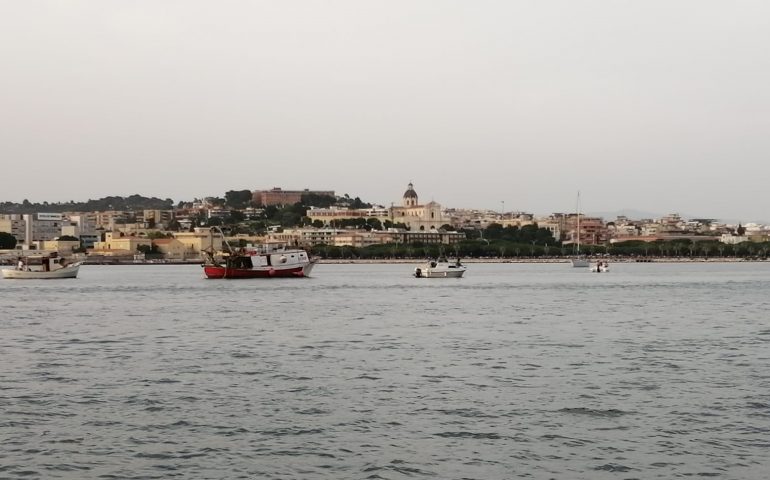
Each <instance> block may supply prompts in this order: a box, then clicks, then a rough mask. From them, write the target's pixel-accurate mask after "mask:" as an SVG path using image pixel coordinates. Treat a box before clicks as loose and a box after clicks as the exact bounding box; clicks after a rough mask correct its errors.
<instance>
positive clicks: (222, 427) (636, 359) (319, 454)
mask: <svg viewBox="0 0 770 480" xmlns="http://www.w3.org/2000/svg"><path fill="white" fill-rule="evenodd" d="M412 268H413V266H411V265H319V266H318V267H317V268H316V270H315V271H314V275H315V276H314V278H311V279H293V280H280V279H271V280H253V281H251V280H247V281H215V280H204V279H203V278H202V276H201V269H200V267H197V266H162V265H158V266H86V267H82V269H81V272H80V278H78V279H77V280H61V281H12V280H0V300H1V301H0V478H11V479H13V478H67V479H82V478H107V479H124V478H125V479H128V478H130V479H139V478H142V479H148V478H164V479H165V478H172V477H178V478H213V479H231V478H330V479H348V478H350V479H366V478H369V479H400V478H423V477H435V478H440V479H502V478H517V477H522V478H537V479H547V478H559V479H562V478H564V479H576V478H585V479H604V478H608V479H621V478H640V479H646V478H682V477H717V478H724V479H754V478H756V479H761V478H768V475H770V473H768V472H770V314H769V313H768V312H770V263H766V264H748V263H747V264H692V265H682V264H679V265H673V264H613V265H612V269H613V271H612V272H611V273H609V274H595V273H594V274H592V273H590V272H587V271H586V270H585V269H582V270H581V269H573V268H571V267H569V266H567V265H566V264H556V265H544V264H529V265H527V264H499V265H475V264H472V265H470V266H469V270H468V272H467V274H466V275H467V277H466V278H463V279H459V280H457V279H448V280H445V279H414V278H411V277H410V273H411V270H412Z"/></svg>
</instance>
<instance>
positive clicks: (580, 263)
mask: <svg viewBox="0 0 770 480" xmlns="http://www.w3.org/2000/svg"><path fill="white" fill-rule="evenodd" d="M590 264H591V263H590V262H589V261H588V260H586V259H584V258H573V259H572V266H573V267H575V268H588V266H589V265H590Z"/></svg>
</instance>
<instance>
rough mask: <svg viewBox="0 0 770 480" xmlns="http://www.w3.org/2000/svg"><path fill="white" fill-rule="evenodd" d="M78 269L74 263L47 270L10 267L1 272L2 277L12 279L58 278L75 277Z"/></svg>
mask: <svg viewBox="0 0 770 480" xmlns="http://www.w3.org/2000/svg"><path fill="white" fill-rule="evenodd" d="M79 269H80V264H76V265H70V266H68V267H64V268H60V269H58V270H53V271H49V272H44V271H36V270H32V271H28V270H15V269H10V268H9V269H4V270H2V272H3V278H7V279H13V280H58V279H63V278H77V276H78V270H79Z"/></svg>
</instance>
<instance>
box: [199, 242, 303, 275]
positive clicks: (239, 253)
mask: <svg viewBox="0 0 770 480" xmlns="http://www.w3.org/2000/svg"><path fill="white" fill-rule="evenodd" d="M314 265H315V260H314V259H311V258H310V256H309V255H308V253H307V252H306V251H305V250H302V249H281V250H276V251H272V252H265V251H260V250H257V249H255V248H252V247H246V248H239V249H237V250H231V251H229V252H226V253H225V254H223V255H222V256H221V259H218V258H216V257H215V256H214V255H213V254H211V253H210V252H206V260H205V261H204V263H203V273H204V274H205V275H206V278H271V277H275V278H282V277H283V278H285V277H307V276H309V275H310V271H311V270H312V269H313V266H314Z"/></svg>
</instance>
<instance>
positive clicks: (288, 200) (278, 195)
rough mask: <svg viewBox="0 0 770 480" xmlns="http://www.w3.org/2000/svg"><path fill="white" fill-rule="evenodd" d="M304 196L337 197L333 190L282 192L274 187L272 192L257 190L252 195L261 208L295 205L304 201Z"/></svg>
mask: <svg viewBox="0 0 770 480" xmlns="http://www.w3.org/2000/svg"><path fill="white" fill-rule="evenodd" d="M303 195H321V196H327V197H335V198H336V196H335V195H334V191H333V190H308V189H305V190H282V189H281V188H278V187H274V188H273V189H271V190H255V191H254V192H252V194H251V198H252V201H253V202H254V204H255V205H257V206H259V207H269V206H271V205H276V206H281V205H294V204H295V203H299V202H301V201H302V196H303Z"/></svg>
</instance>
